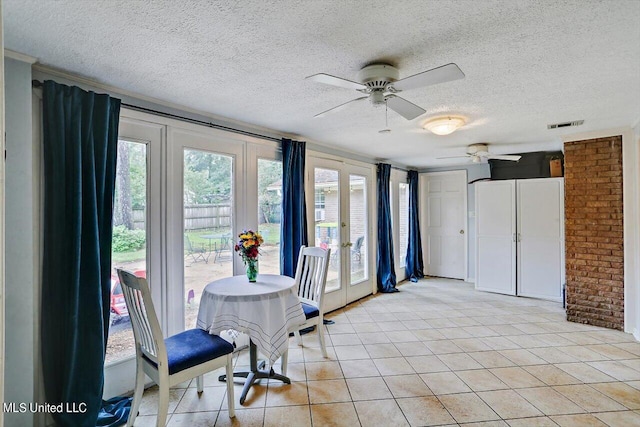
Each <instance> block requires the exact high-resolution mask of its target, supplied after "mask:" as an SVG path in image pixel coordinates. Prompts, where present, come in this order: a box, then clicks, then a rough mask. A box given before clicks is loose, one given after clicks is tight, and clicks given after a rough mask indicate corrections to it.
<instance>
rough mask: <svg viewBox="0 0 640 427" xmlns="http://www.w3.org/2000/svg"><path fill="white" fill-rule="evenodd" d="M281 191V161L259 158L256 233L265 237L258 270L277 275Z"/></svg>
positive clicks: (278, 272)
mask: <svg viewBox="0 0 640 427" xmlns="http://www.w3.org/2000/svg"><path fill="white" fill-rule="evenodd" d="M281 190H282V162H281V161H278V160H271V159H258V232H259V233H260V234H261V235H262V238H263V239H264V243H263V244H262V246H261V247H260V261H259V270H260V273H263V274H280V214H281V212H282V191H281Z"/></svg>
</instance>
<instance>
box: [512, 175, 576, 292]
mask: <svg viewBox="0 0 640 427" xmlns="http://www.w3.org/2000/svg"><path fill="white" fill-rule="evenodd" d="M517 201H518V211H517V215H518V237H517V240H518V295H521V296H526V297H534V298H543V299H548V300H553V301H562V282H563V281H564V203H563V201H564V180H563V178H544V179H527V180H518V181H517Z"/></svg>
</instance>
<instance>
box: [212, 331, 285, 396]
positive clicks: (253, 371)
mask: <svg viewBox="0 0 640 427" xmlns="http://www.w3.org/2000/svg"><path fill="white" fill-rule="evenodd" d="M264 366H265V363H264V362H261V363H260V368H263V367H264ZM260 368H259V367H258V349H257V347H256V345H255V344H254V343H253V341H249V369H250V370H249V371H248V372H234V373H233V377H234V378H235V377H240V378H246V380H245V382H244V387H243V388H242V393H241V394H240V404H241V405H243V404H244V401H245V400H246V398H247V393H248V392H249V389H250V388H251V386H252V385H253V384H254V383H255V382H256V381H260V380H261V379H263V378H270V379H274V380H279V381H282V382H283V383H286V384H291V380H290V379H289V377H286V376H284V375H281V374H276V373H275V372H274V370H273V368H270V369H269V370H268V371H267V370H261V369H260ZM226 379H227V376H226V375H220V376H219V377H218V380H219V381H226Z"/></svg>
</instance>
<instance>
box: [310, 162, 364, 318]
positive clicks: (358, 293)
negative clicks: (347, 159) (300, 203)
mask: <svg viewBox="0 0 640 427" xmlns="http://www.w3.org/2000/svg"><path fill="white" fill-rule="evenodd" d="M307 173H308V180H307V182H308V183H309V188H310V189H311V191H307V212H308V220H307V223H308V224H309V245H310V246H319V247H323V248H328V249H331V257H330V261H329V271H328V274H327V286H326V291H325V300H324V306H325V311H331V310H335V309H337V308H340V307H343V306H345V305H346V304H348V303H350V302H352V301H355V300H357V299H359V298H362V297H364V296H366V295H369V294H370V293H372V290H373V275H372V272H371V271H372V268H371V266H372V259H373V258H372V256H371V255H372V248H373V245H372V242H371V224H370V212H371V206H370V204H371V194H372V176H373V175H372V170H371V168H370V167H363V166H358V165H351V164H346V163H342V162H338V161H334V160H329V159H319V158H310V159H309V165H308V168H307Z"/></svg>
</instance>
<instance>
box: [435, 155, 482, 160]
mask: <svg viewBox="0 0 640 427" xmlns="http://www.w3.org/2000/svg"><path fill="white" fill-rule="evenodd" d="M467 157H473V156H472V155H470V154H467V155H466V156H446V157H436V159H466V158H467Z"/></svg>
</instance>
